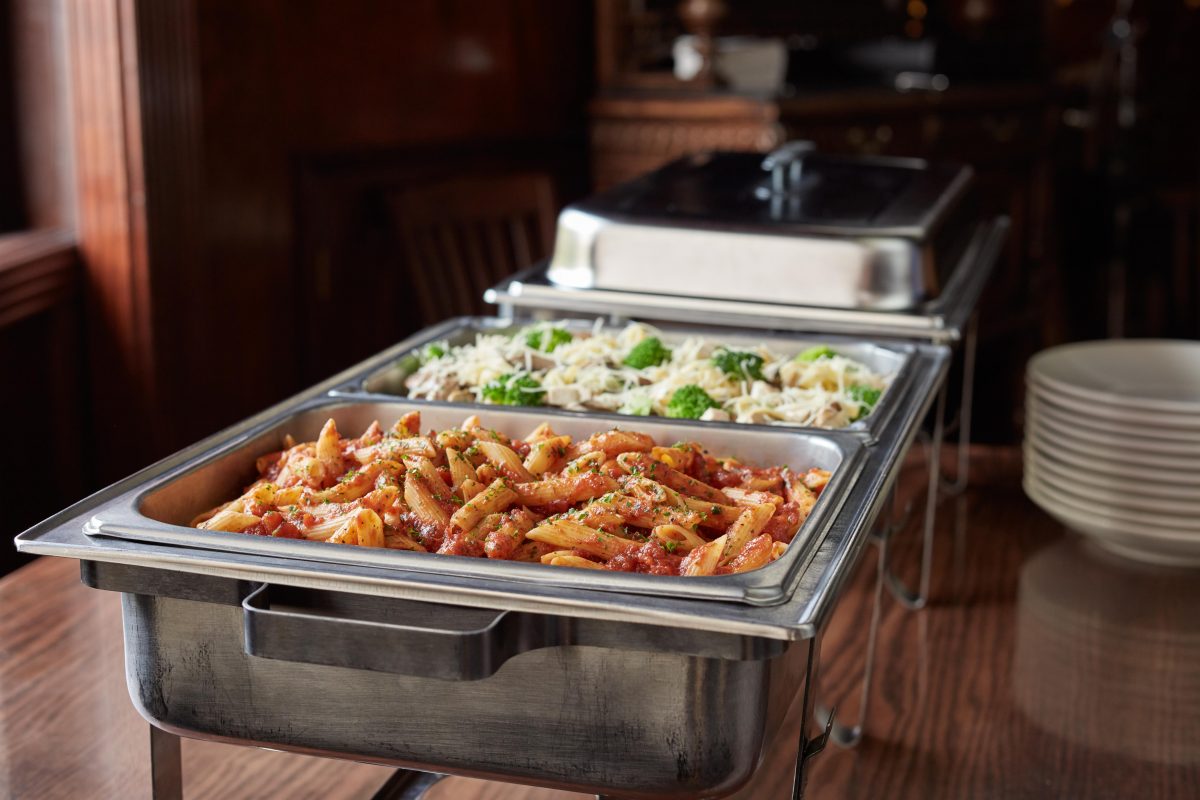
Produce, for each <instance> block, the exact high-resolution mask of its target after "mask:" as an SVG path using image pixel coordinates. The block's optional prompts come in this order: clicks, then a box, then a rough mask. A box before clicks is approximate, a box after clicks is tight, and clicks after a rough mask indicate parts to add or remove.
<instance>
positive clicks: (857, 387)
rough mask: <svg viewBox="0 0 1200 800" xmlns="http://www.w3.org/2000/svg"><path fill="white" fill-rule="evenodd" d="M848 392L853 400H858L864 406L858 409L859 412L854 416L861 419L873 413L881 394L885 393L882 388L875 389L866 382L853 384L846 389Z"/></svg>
mask: <svg viewBox="0 0 1200 800" xmlns="http://www.w3.org/2000/svg"><path fill="white" fill-rule="evenodd" d="M846 394H848V395H850V398H851V399H852V400H856V401H857V402H858V403H859V404H860V405H861V406H862V407H861V408H860V409H859V410H858V414H857V415H856V416H855V417H854V419H855V420H859V419H861V418H862V417H865V416H866V415H867V414H870V413H871V410H872V409H873V408H875V404H876V403H878V402H879V397H880V395H882V394H883V390H882V389H873V388H871V387H870V386H867V385H866V384H865V383H855V384H851V386H850V388H848V389H847V390H846Z"/></svg>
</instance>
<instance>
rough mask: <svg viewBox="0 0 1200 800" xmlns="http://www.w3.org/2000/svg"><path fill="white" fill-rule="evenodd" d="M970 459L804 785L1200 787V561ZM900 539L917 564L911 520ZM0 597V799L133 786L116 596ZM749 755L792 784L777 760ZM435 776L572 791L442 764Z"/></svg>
mask: <svg viewBox="0 0 1200 800" xmlns="http://www.w3.org/2000/svg"><path fill="white" fill-rule="evenodd" d="M973 469H974V475H973V485H972V487H971V489H969V490H968V491H967V493H966V494H965V495H964V496H963V497H960V498H957V499H950V500H947V501H945V505H944V507H943V509H942V513H941V515H940V520H939V531H938V540H937V550H936V556H937V558H936V572H935V580H934V602H933V604H932V605H931V607H929V608H927V609H925V610H923V611H920V612H912V611H908V610H906V609H904V608H902V607H901V606H900V604H899V603H896V602H894V601H890V600H889V601H888V602H887V603H886V606H885V613H884V617H883V622H882V626H881V630H880V640H879V659H880V662H879V667H878V670H877V673H876V679H875V682H874V687H873V691H872V693H871V698H870V713H869V716H868V723H867V731H868V736H867V738H866V739H865V740H864V741H863V742H862V744H861V745H860V746H859V747H857V748H855V749H853V750H840V749H837V748H835V747H832V746H831V747H830V748H828V749H827V750H826V751H825V752H823V753H821V754H820V755H819V756H818V757H817V759H816V761H815V763H814V767H813V769H812V772H811V776H810V778H809V783H808V796H809V797H812V798H818V799H820V798H843V797H851V798H885V797H886V798H889V800H896V799H897V798H914V799H915V798H922V800H924V799H925V798H967V797H969V798H993V797H994V798H1042V797H1055V798H1057V797H1088V798H1131V797H1139V798H1153V797H1197V796H1200V614H1198V613H1197V610H1198V609H1200V577H1198V575H1197V573H1195V572H1188V571H1181V570H1171V569H1166V568H1151V567H1144V566H1140V565H1135V564H1129V563H1126V562H1122V561H1118V560H1115V559H1112V558H1110V557H1107V556H1105V555H1104V554H1102V553H1098V552H1096V551H1094V550H1092V549H1091V548H1090V547H1089V546H1088V545H1087V544H1086V543H1084V542H1082V541H1080V540H1079V539H1078V538H1077V537H1075V536H1074V535H1064V531H1063V529H1062V527H1061V526H1059V525H1058V524H1056V523H1055V522H1054V521H1053V520H1051V519H1050V518H1049V517H1047V516H1046V515H1044V514H1043V513H1041V512H1040V511H1039V510H1038V509H1037V508H1035V507H1034V506H1033V505H1032V504H1031V503H1029V501H1028V500H1026V499H1025V497H1024V495H1023V494H1022V492H1021V490H1020V485H1019V483H1020V461H1019V454H1018V453H1016V452H1015V451H1012V450H988V451H982V450H981V451H978V452H976V454H975V460H974V466H973ZM956 527H957V529H956ZM896 543H897V545H898V549H897V554H898V556H899V558H898V563H900V564H901V565H902V567H903V568H904V569H906V570H907V571H909V572H910V573H915V568H916V559H915V556H914V552H913V551H914V549H915V546H916V542H915V539H914V537H913V535H912V534H911V533H910V534H904V535H902V536H900V537H899V538H898V540H897V542H896ZM875 557H876V556H875V552H874V549H873V548H872V551H869V552H868V553H867V554H866V556H865V557H864V559H863V563H862V565H861V568H860V571H859V573H858V574H857V576H856V578H855V580H854V582H853V584H852V585H851V586H850V587H849V588H848V589H847V592H846V595H845V597H844V599H843V601H842V603H841V604H840V606H839V608H838V610H837V612H836V613H835V615H834V618H833V620H832V621H831V624H830V626H829V629H828V632H827V634H826V637H825V641H824V644H823V653H822V654H823V658H824V660H823V679H822V688H823V695H824V696H825V697H826V698H828V699H829V700H832V701H835V702H837V703H838V704H839V705H840V707H841V711H840V712H839V715H841V714H845V715H847V716H849V715H852V714H853V712H854V711H855V710H856V704H857V691H858V690H857V687H858V685H859V683H858V681H859V678H860V676H861V664H862V658H863V648H864V646H865V642H864V631H865V620H866V618H867V615H868V611H869V608H870V598H871V588H872V578H873V575H874V560H875ZM0 610H2V612H3V613H2V614H0V798H8V797H13V798H38V800H53V798H80V797H88V798H92V797H95V798H107V797H114V798H115V797H120V798H131V799H134V798H147V797H149V792H150V790H149V781H150V772H149V761H148V742H149V734H148V729H147V725H146V723H145V722H144V721H143V720H142V719H141V718H140V717H139V716H138V715H137V713H136V712H135V711H134V710H133V707H132V706H131V705H130V702H129V698H128V695H127V693H126V689H125V679H124V667H123V658H122V649H121V619H120V610H119V607H118V598H117V596H116V595H113V594H110V593H107V592H99V591H94V590H91V589H87V588H85V587H83V586H82V585H81V584H80V583H79V581H78V571H77V567H76V564H75V562H73V561H66V560H62V559H52V558H43V559H41V560H39V561H37V562H35V563H33V564H30V565H29V566H27V567H24V568H22V569H21V570H19V571H17V572H15V573H13V574H12V575H10V576H8V577H7V578H5V579H3V580H2V581H0ZM763 768H764V769H767V770H772V771H773V772H772V778H774V776H775V775H776V774H777V775H778V782H777V783H778V786H779V787H783V786H784V785H786V784H787V782H788V781H790V772H789V765H787V764H785V763H782V762H780V761H777V760H776V761H768V762H767V763H766V765H765V766H764V767H763ZM183 770H184V792H185V797H186V798H188V800H199V799H200V798H231V799H237V798H274V797H287V798H329V799H331V800H332V799H333V798H368V797H370V796H371V795H372V793H373V792H374V791H375V790H376V789H378V788H379V786H381V785H382V784H383V783H384V781H385V780H386V779H387V778H388V776H389V775H390V774H391V771H390V770H389V769H386V768H384V767H376V766H368V765H363V764H354V763H350V762H344V761H333V760H325V759H318V758H312V757H307V756H299V755H293V754H287V753H278V752H272V751H266V750H255V749H250V748H241V747H234V746H229V745H221V744H212V743H207V742H198V741H191V740H185V741H184V743H183ZM431 795H432V796H433V797H437V798H480V799H482V798H513V799H514V800H515V798H522V799H523V800H533V798H547V799H549V798H558V799H559V800H562V799H564V798H569V797H574V798H579V797H582V795H570V794H565V793H562V792H553V791H546V790H539V789H529V788H524V787H514V786H503V785H500V784H489V783H483V782H480V781H471V780H465V779H457V778H456V779H453V780H452V781H449V782H446V783H443V784H441V785H440V786H439V787H438V788H436V789H435V790H434V792H433V793H431Z"/></svg>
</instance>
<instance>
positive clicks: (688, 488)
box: [617, 453, 733, 506]
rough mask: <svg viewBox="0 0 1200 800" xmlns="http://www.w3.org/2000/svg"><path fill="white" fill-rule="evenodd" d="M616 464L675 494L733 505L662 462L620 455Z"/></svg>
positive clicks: (639, 455)
mask: <svg viewBox="0 0 1200 800" xmlns="http://www.w3.org/2000/svg"><path fill="white" fill-rule="evenodd" d="M617 463H618V464H620V465H621V469H623V470H625V471H626V472H629V473H631V474H640V475H645V476H647V477H649V478H652V479H653V480H656V481H659V482H660V483H663V484H665V485H667V486H669V487H670V488H672V489H674V490H676V491H677V492H682V493H684V494H687V495H691V496H692V497H698V498H700V499H701V500H707V501H709V502H710V503H721V504H722V505H727V506H729V505H733V500H731V499H730V498H729V497H728V496H727V495H726V494H725V493H724V492H722V491H721V490H720V489H717V488H715V487H712V486H709V485H708V484H707V483H704V482H703V481H698V480H696V479H695V478H693V477H691V476H690V475H684V474H683V473H682V472H680V471H679V470H677V469H674V468H672V467H671V466H669V465H667V464H665V463H663V462H662V461H656V460H655V459H653V458H651V457H650V456H648V455H646V454H644V453H622V454H621V455H619V456H617Z"/></svg>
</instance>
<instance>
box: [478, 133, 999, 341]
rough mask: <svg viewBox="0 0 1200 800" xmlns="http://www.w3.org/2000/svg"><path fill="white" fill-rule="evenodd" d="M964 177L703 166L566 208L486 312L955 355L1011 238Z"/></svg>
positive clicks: (776, 156)
mask: <svg viewBox="0 0 1200 800" xmlns="http://www.w3.org/2000/svg"><path fill="white" fill-rule="evenodd" d="M971 184H972V173H971V170H970V168H968V167H962V166H958V165H948V164H936V163H931V162H926V161H922V160H919V159H898V158H862V157H846V156H829V155H824V154H820V153H815V152H808V149H807V148H805V147H804V146H802V143H791V144H789V145H786V146H785V147H784V148H781V149H780V150H779V151H777V152H775V153H772V154H771V155H769V156H767V157H766V158H764V157H763V156H761V155H755V154H751V153H702V154H698V155H694V156H688V157H686V158H683V159H680V160H678V161H676V162H673V163H671V164H669V165H667V166H666V167H663V168H662V169H661V170H659V171H657V172H654V173H651V174H649V175H646V176H644V177H642V178H639V179H637V180H634V181H631V182H629V183H627V184H623V185H621V186H618V187H614V188H613V189H611V190H609V191H607V192H604V193H602V194H599V195H597V196H595V197H593V198H589V199H587V200H584V201H582V202H580V203H577V204H574V205H572V206H568V207H567V208H566V209H564V211H563V212H562V214H561V215H560V216H559V223H558V232H557V235H556V238H555V250H554V255H553V257H552V258H551V259H550V260H548V261H546V262H543V263H541V264H538V265H535V266H533V267H531V268H530V269H528V270H525V271H524V272H521V273H518V274H517V275H514V276H513V277H511V278H509V279H507V280H505V281H503V282H502V283H500V284H499V285H497V286H495V287H493V288H491V289H490V290H488V292H487V294H486V295H485V297H486V298H487V300H488V301H489V302H491V303H495V304H496V305H498V306H499V307H500V311H501V315H502V316H514V315H520V314H529V313H541V312H551V313H560V314H561V313H564V312H575V313H587V314H599V315H609V316H612V317H614V318H637V319H645V320H674V321H679V322H695V321H697V320H704V321H705V322H707V323H709V324H716V325H734V326H741V327H750V328H762V329H774V330H794V331H804V332H807V333H810V334H811V333H846V334H852V335H857V336H898V337H904V338H913V339H918V340H923V341H935V342H954V341H958V340H959V339H961V338H962V337H963V336H964V335H965V333H966V327H967V323H968V320H969V319H970V316H971V313H972V312H973V310H974V307H975V304H976V302H977V301H978V299H979V294H980V292H981V291H982V289H983V285H984V284H985V283H986V281H987V278H988V276H989V275H990V273H991V270H992V268H993V266H994V265H995V262H996V259H997V256H998V254H999V250H1000V248H1001V247H1002V246H1003V243H1004V239H1005V236H1006V233H1007V229H1008V222H1007V220H1005V219H1003V218H994V219H990V218H986V217H983V216H982V215H981V214H980V213H979V210H978V203H977V199H976V197H975V194H974V192H973V190H972V186H971Z"/></svg>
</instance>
